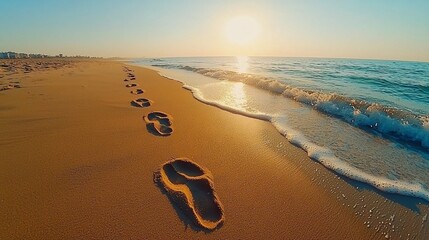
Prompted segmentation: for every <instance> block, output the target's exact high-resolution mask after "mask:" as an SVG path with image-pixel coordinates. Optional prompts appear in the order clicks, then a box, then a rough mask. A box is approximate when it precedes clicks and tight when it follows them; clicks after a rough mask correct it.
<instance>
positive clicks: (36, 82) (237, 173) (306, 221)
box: [0, 60, 428, 239]
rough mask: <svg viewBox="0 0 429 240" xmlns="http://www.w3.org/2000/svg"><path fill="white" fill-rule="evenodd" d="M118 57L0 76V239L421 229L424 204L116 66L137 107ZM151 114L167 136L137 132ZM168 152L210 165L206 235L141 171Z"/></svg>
mask: <svg viewBox="0 0 429 240" xmlns="http://www.w3.org/2000/svg"><path fill="white" fill-rule="evenodd" d="M123 65H124V64H123V63H121V62H113V61H105V60H102V61H87V62H77V63H76V66H73V67H71V68H60V69H57V70H52V71H51V70H49V71H43V72H32V73H29V74H27V75H22V76H21V75H19V74H18V75H12V76H8V75H6V76H5V77H3V78H1V79H0V81H3V82H6V81H9V79H7V78H12V80H13V79H18V78H19V79H21V80H20V82H21V85H22V88H20V89H11V90H8V91H4V92H0V129H1V130H0V131H1V134H0V144H1V145H0V148H1V149H0V150H1V152H2V153H3V154H4V156H5V159H6V160H4V161H2V162H1V163H0V169H1V173H2V174H0V189H1V192H0V196H1V198H2V199H1V200H2V202H3V204H2V205H1V206H0V212H3V213H5V214H4V215H2V216H0V222H1V226H2V227H0V236H2V237H5V238H59V237H63V238H106V237H108V238H150V239H162V238H172V237H175V238H202V237H204V238H213V239H218V238H273V239H277V238H291V239H296V238H307V239H310V238H313V239H314V238H325V239H326V238H329V239H344V238H347V239H368V238H374V239H382V238H385V236H386V235H388V237H389V238H393V239H395V238H399V236H401V238H404V239H406V238H407V234H411V235H410V236H409V237H410V238H412V237H413V236H414V237H416V238H420V237H424V236H427V234H428V227H427V224H424V222H423V221H422V220H423V218H422V217H424V213H427V212H428V208H427V205H423V203H422V202H420V201H414V200H415V199H409V198H407V197H405V198H401V197H399V198H397V199H396V198H395V197H398V196H388V197H389V198H385V197H384V196H382V195H381V193H379V192H376V191H374V190H373V189H371V188H368V187H365V186H364V185H362V184H359V183H355V182H353V181H349V180H348V179H345V178H342V177H338V176H337V175H336V174H334V173H333V172H331V171H329V170H328V169H326V168H325V167H323V166H322V165H321V164H319V163H316V162H314V161H313V160H311V159H310V158H308V156H307V154H306V153H305V152H304V151H303V150H301V149H299V148H297V147H295V146H293V145H292V144H290V143H289V142H288V141H287V139H286V138H284V137H283V136H281V135H280V134H279V133H278V132H277V130H276V129H275V128H274V127H273V126H272V125H271V124H269V123H268V122H265V121H261V120H257V119H251V118H248V117H244V116H241V115H238V114H232V113H230V112H226V111H223V110H221V109H219V108H217V107H213V106H209V105H206V104H204V103H201V102H199V101H196V99H194V97H193V95H192V93H191V92H190V91H188V90H185V89H183V84H181V83H180V82H177V81H175V80H170V79H167V78H164V77H161V76H159V74H158V73H156V72H155V71H153V70H149V69H145V68H141V67H136V66H132V65H127V66H128V67H129V68H130V69H132V70H134V73H135V76H136V78H137V79H136V81H135V82H136V83H137V84H138V85H139V86H138V87H140V88H141V89H143V90H144V93H143V94H142V97H144V98H147V99H149V100H151V101H153V104H152V105H151V106H150V107H148V108H141V109H140V108H135V107H133V106H131V105H130V101H132V100H133V99H135V98H137V96H135V95H132V94H130V89H129V88H126V87H125V84H126V83H125V82H123V79H124V77H125V74H124V72H123V71H122V66H123ZM151 111H163V112H166V113H168V114H170V115H171V116H172V117H173V126H174V132H173V133H172V134H171V136H167V137H158V136H154V135H152V134H151V133H150V132H148V131H147V129H146V127H145V124H144V121H143V119H142V118H143V116H144V115H146V114H148V113H149V112H151ZM249 129H252V131H249ZM174 157H187V158H190V159H192V160H193V161H195V162H196V163H198V164H201V165H203V166H205V167H207V169H209V170H210V171H211V172H212V173H213V175H214V185H215V188H216V190H217V193H218V195H219V197H220V200H221V201H222V203H223V205H224V207H225V216H226V217H225V223H224V225H223V226H222V227H221V228H219V229H217V230H215V231H213V232H210V233H204V232H201V231H195V230H194V229H192V226H189V227H190V228H188V225H187V223H186V221H182V217H183V216H180V212H176V210H175V208H174V207H173V206H172V205H171V203H170V202H169V200H168V199H167V196H165V195H164V194H163V193H161V191H160V189H159V188H158V187H157V186H155V184H154V183H153V181H152V174H153V172H154V171H155V170H156V169H157V168H158V167H159V166H160V165H161V164H163V163H165V162H167V161H168V160H170V159H171V158H174ZM399 200H400V201H399ZM357 203H358V205H357V206H354V205H355V204H357ZM406 203H411V204H410V206H408V205H406ZM371 209H372V211H370V210H371ZM417 213H418V214H417ZM392 214H393V216H394V217H393V218H392V220H391V221H390V220H389V219H391V216H392ZM383 215H385V216H384V217H382V216H383ZM368 216H370V217H369V220H368ZM426 216H427V215H426ZM327 219H329V221H327ZM376 219H377V220H376ZM366 221H371V223H370V224H369V225H371V226H370V227H367V225H368V224H364V222H365V223H366ZM381 221H383V222H384V223H383V224H378V222H381ZM389 222H391V223H393V225H394V227H393V229H394V230H396V231H392V227H391V225H389V224H388V223H389ZM419 223H422V225H419ZM377 227H379V230H378V231H377V230H376V228H377ZM413 234H415V235H413Z"/></svg>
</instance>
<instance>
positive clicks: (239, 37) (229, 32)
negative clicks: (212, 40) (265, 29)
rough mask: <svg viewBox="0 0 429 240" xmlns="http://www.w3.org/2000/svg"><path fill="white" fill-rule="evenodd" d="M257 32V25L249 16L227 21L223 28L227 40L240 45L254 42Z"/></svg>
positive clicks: (258, 28)
mask: <svg viewBox="0 0 429 240" xmlns="http://www.w3.org/2000/svg"><path fill="white" fill-rule="evenodd" d="M259 31H260V26H259V23H258V22H257V21H256V20H255V19H253V18H251V17H249V16H238V17H235V18H233V19H231V20H229V21H228V23H227V24H226V27H225V33H226V37H227V38H228V40H229V41H231V42H233V43H236V44H240V45H244V44H248V43H251V42H252V41H254V40H255V39H256V37H257V36H258V34H259Z"/></svg>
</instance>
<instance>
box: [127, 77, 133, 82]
mask: <svg viewBox="0 0 429 240" xmlns="http://www.w3.org/2000/svg"><path fill="white" fill-rule="evenodd" d="M134 80H136V78H135V77H132V78H125V79H124V82H128V81H134Z"/></svg>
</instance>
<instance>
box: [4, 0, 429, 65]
mask: <svg viewBox="0 0 429 240" xmlns="http://www.w3.org/2000/svg"><path fill="white" fill-rule="evenodd" d="M0 12H1V14H0V51H9V50H10V51H16V52H26V53H44V54H59V53H63V54H65V55H89V56H98V57H185V56H283V57H329V58H360V59H395V60H415V61H429V1H428V0H323V1H322V0H319V1H316V0H295V1H292V0H291V1H288V0H265V1H263V0H260V1H252V0H236V1H234V0H229V1H228V0H224V1H222V0H217V1H208V0H207V1H205V0H200V1H198V0H171V1H168V0H157V1H155V0H154V1H142V0H140V1H139V0H68V1H66V0H34V1H33V0H1V1H0ZM239 16H246V17H247V18H250V19H252V21H253V22H256V23H257V24H256V27H257V33H256V34H253V35H252V39H251V40H249V41H247V42H245V43H243V42H236V41H234V39H232V40H231V37H230V36H229V35H228V33H226V32H227V30H226V29H228V27H229V31H230V32H231V31H232V32H233V33H234V31H235V32H237V34H241V33H240V30H241V29H240V28H241V27H238V29H237V27H235V28H234V27H233V28H232V30H231V28H230V26H231V21H232V20H231V19H236V18H237V17H239ZM254 25H255V24H253V25H251V26H246V25H244V28H246V27H250V28H252V26H254ZM239 26H240V25H239ZM256 27H255V28H256ZM244 35H245V34H244ZM236 38H237V37H236Z"/></svg>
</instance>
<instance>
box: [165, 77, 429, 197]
mask: <svg viewBox="0 0 429 240" xmlns="http://www.w3.org/2000/svg"><path fill="white" fill-rule="evenodd" d="M159 70H160V74H161V75H162V76H165V77H167V78H169V79H172V80H176V81H179V82H182V83H183V84H184V86H183V87H184V88H185V89H188V90H190V91H191V92H192V93H193V96H194V97H195V98H196V99H197V100H199V101H201V102H203V103H206V104H209V105H212V106H216V107H219V108H221V109H224V110H226V111H229V112H232V113H236V114H241V115H244V116H247V117H251V118H256V119H261V120H264V121H269V122H271V123H272V124H273V125H274V126H275V127H276V129H277V130H278V131H279V132H280V133H281V134H282V135H283V136H285V137H286V138H287V139H288V141H289V142H290V143H292V144H294V145H296V146H298V147H300V148H302V149H303V150H304V151H306V152H307V155H308V156H309V157H310V158H311V159H313V160H315V161H317V162H319V163H321V164H322V165H324V166H325V167H326V168H329V169H331V170H333V171H335V172H336V173H338V174H340V175H343V176H346V177H348V178H350V179H354V180H357V181H360V182H364V183H367V184H370V185H372V186H373V187H375V188H377V189H379V190H381V191H384V192H389V193H396V194H401V195H406V196H412V197H418V198H422V199H425V200H427V201H429V191H428V189H426V188H425V187H424V186H423V185H422V184H421V183H419V182H415V183H413V182H405V181H400V180H392V179H388V178H385V177H380V176H374V175H371V174H369V173H367V172H365V171H363V170H361V169H358V168H356V167H354V166H352V165H350V164H348V163H347V162H345V161H342V160H341V159H339V158H338V157H336V156H335V154H334V153H333V152H332V151H331V150H330V149H327V148H323V147H321V146H318V145H316V144H314V143H313V142H311V141H310V140H308V139H307V138H306V137H305V136H304V135H302V134H301V133H300V132H298V131H295V130H294V129H292V128H291V127H289V126H288V125H287V123H286V122H285V119H283V118H282V117H281V116H278V115H273V114H267V113H262V112H249V111H245V110H243V109H239V108H235V107H232V106H227V105H225V104H223V103H222V102H220V101H210V100H207V99H205V98H204V95H203V93H202V92H201V91H200V89H199V88H197V87H194V86H190V85H188V84H187V82H189V80H185V79H182V78H181V77H180V74H179V75H175V74H174V72H166V71H163V70H162V69H159ZM216 74H218V72H214V73H213V72H211V73H210V75H216ZM206 81H207V83H209V82H210V80H206ZM211 83H212V82H211ZM200 84H201V83H200ZM259 87H263V88H272V89H277V91H278V92H280V90H278V89H281V88H279V83H278V82H265V83H264V84H261V85H260V86H259ZM294 91H295V93H294V94H295V96H298V95H299V93H301V91H300V90H298V89H292V88H291V89H290V91H289V92H294ZM283 94H284V91H283ZM304 95H306V96H305V97H303V98H305V99H312V98H314V97H315V96H314V93H313V94H312V93H305V94H304ZM328 98H329V97H328ZM324 104H325V105H324V107H325V108H332V111H337V112H338V111H344V112H346V113H347V114H349V109H341V108H336V107H335V106H333V105H331V104H330V103H326V102H325V103H324ZM344 115H346V114H344ZM352 115H353V116H354V119H355V121H361V122H365V124H372V122H371V121H373V122H377V121H376V120H378V122H383V121H382V120H380V119H383V118H385V117H386V116H384V115H382V114H379V113H378V112H375V113H374V115H372V116H371V115H370V116H366V115H363V114H361V113H360V112H359V110H355V111H353V112H352ZM350 117H351V116H350ZM371 118H373V119H371ZM374 118H375V119H374ZM389 121H390V120H388V121H387V122H389ZM374 124H375V123H374ZM393 124H394V123H393ZM397 126H398V125H394V126H393V127H397ZM382 127H383V128H386V129H387V130H386V131H388V129H389V126H387V125H384V126H382ZM411 131H413V130H411Z"/></svg>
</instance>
